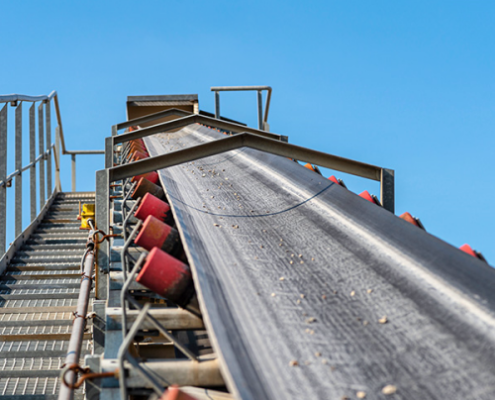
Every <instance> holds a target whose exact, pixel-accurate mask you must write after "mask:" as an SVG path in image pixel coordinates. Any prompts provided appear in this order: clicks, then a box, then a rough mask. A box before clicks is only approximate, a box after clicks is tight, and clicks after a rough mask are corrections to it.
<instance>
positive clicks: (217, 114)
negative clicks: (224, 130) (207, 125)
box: [215, 92, 220, 119]
mask: <svg viewBox="0 0 495 400" xmlns="http://www.w3.org/2000/svg"><path fill="white" fill-rule="evenodd" d="M215 118H216V119H220V93H218V92H215Z"/></svg>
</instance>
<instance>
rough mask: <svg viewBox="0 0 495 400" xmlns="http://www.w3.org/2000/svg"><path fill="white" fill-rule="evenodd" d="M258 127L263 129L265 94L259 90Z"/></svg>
mask: <svg viewBox="0 0 495 400" xmlns="http://www.w3.org/2000/svg"><path fill="white" fill-rule="evenodd" d="M258 129H259V130H263V95H262V93H261V90H258Z"/></svg>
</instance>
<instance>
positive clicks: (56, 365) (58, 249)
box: [0, 192, 95, 400]
mask: <svg viewBox="0 0 495 400" xmlns="http://www.w3.org/2000/svg"><path fill="white" fill-rule="evenodd" d="M94 200H95V195H94V193H90V192H84V193H83V192H80V193H58V194H57V196H56V198H55V199H54V201H53V203H52V205H51V207H50V208H49V210H48V212H47V213H46V214H45V217H44V219H43V220H42V221H41V222H40V224H39V225H38V227H37V228H36V230H35V231H34V232H33V233H32V234H31V236H30V237H29V238H27V240H26V242H25V244H24V245H23V246H22V247H21V248H20V249H19V250H18V251H17V252H16V253H15V255H14V257H13V258H12V260H11V262H10V263H9V265H8V267H7V269H6V271H5V272H4V273H3V274H2V275H1V276H0V399H10V400H13V399H16V400H21V399H56V398H58V392H59V387H60V380H59V376H60V371H61V367H62V366H63V363H64V361H65V356H66V353H67V348H68V343H69V339H70V334H71V329H72V320H73V318H74V316H73V311H75V309H76V304H77V298H78V293H79V287H80V282H81V266H80V263H81V257H82V255H83V253H84V250H85V244H86V240H87V236H88V233H87V231H84V230H79V226H80V223H79V221H77V215H78V211H79V202H81V203H94ZM91 296H94V294H92V295H91ZM91 303H92V299H91V300H90V308H89V309H90V310H91V309H92V306H91ZM86 329H87V332H85V334H84V343H83V349H84V350H83V353H82V354H81V356H84V355H85V354H89V353H90V352H91V346H92V343H91V337H92V334H91V332H90V330H91V329H92V326H91V322H90V320H88V325H87V328H86ZM75 398H76V399H82V398H83V393H82V390H79V391H77V392H76V394H75Z"/></svg>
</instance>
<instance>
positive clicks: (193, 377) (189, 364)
mask: <svg viewBox="0 0 495 400" xmlns="http://www.w3.org/2000/svg"><path fill="white" fill-rule="evenodd" d="M116 365H117V363H116V362H115V360H111V359H110V360H102V361H101V368H102V372H110V371H115V366H116ZM140 365H141V366H142V368H143V369H144V370H145V371H147V372H148V373H150V375H152V376H153V377H154V378H155V379H157V380H158V382H159V383H160V384H161V385H162V386H163V387H164V388H165V387H167V386H169V385H171V384H173V383H174V384H176V385H179V386H206V387H219V386H224V385H225V382H224V380H223V378H222V375H221V373H220V368H219V364H218V361H217V360H216V359H213V360H212V359H202V360H199V361H190V360H176V359H171V360H170V359H166V360H149V361H148V362H144V363H140ZM124 367H125V369H126V371H127V372H128V374H127V376H126V378H125V384H126V386H127V387H128V388H150V387H151V386H150V384H149V383H148V382H146V381H145V380H144V379H143V377H142V375H141V374H140V373H139V370H137V369H136V368H131V365H130V364H129V363H127V362H126V363H124Z"/></svg>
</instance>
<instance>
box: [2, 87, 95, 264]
mask: <svg viewBox="0 0 495 400" xmlns="http://www.w3.org/2000/svg"><path fill="white" fill-rule="evenodd" d="M1 103H4V106H3V107H2V108H1V110H0V259H1V258H2V256H3V255H4V253H5V251H6V244H7V210H8V208H7V189H8V188H10V187H12V181H14V182H15V200H14V205H15V212H14V221H15V223H14V224H15V237H16V238H17V237H18V236H19V235H20V234H21V233H22V231H23V229H22V214H23V189H22V178H23V173H24V172H26V171H27V170H29V171H30V184H29V189H30V193H29V197H30V215H31V222H33V221H34V220H35V219H36V217H37V213H36V210H37V198H38V199H39V200H38V201H39V210H40V211H41V210H42V209H43V208H44V206H45V204H46V202H47V200H49V199H51V198H52V197H53V196H54V195H55V194H56V193H58V192H60V191H62V184H61V181H60V169H61V158H60V157H61V155H64V154H65V155H70V156H71V158H72V191H73V192H75V191H76V155H78V154H81V155H86V154H104V151H103V150H78V151H70V150H67V148H66V146H65V138H64V130H63V125H62V118H61V113H60V106H59V102H58V95H57V92H56V91H53V92H52V93H50V94H49V95H43V96H26V95H20V94H10V95H0V104H1ZM9 103H10V105H11V106H12V107H15V128H14V131H15V132H14V140H15V152H14V158H15V164H14V165H15V167H14V169H15V170H14V171H13V172H12V173H10V174H8V173H7V165H8V163H7V161H8V151H7V142H8V138H9V132H8V123H7V122H8V114H9V113H8V107H9ZM23 103H32V105H31V107H30V108H29V164H27V165H24V166H23V165H22V148H23V145H22V143H23V118H22V110H23ZM37 103H38V106H37V112H36V104H37ZM52 103H53V106H54V109H55V113H56V121H57V126H56V127H55V143H53V142H52V118H51V115H52V114H51V111H52ZM36 114H38V118H37V121H36ZM36 131H37V135H36ZM36 137H37V138H38V140H37V143H36ZM36 144H37V146H36ZM60 147H62V150H61V149H60ZM37 150H38V151H37ZM36 153H38V155H36ZM52 158H53V163H54V164H55V186H53V179H52V178H53V169H52V167H53V163H52ZM37 167H38V168H39V173H38V182H37V179H36V175H37ZM37 190H38V194H37Z"/></svg>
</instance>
